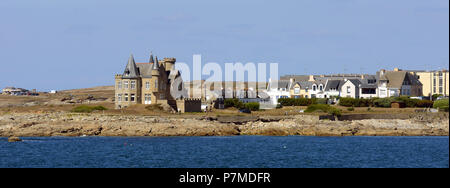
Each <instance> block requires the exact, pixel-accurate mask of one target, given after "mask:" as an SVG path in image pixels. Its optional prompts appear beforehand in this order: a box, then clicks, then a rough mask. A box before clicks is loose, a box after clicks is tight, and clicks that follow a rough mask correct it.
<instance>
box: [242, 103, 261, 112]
mask: <svg viewBox="0 0 450 188" xmlns="http://www.w3.org/2000/svg"><path fill="white" fill-rule="evenodd" d="M244 108H246V109H249V110H250V111H258V110H259V103H257V102H249V103H246V104H244Z"/></svg>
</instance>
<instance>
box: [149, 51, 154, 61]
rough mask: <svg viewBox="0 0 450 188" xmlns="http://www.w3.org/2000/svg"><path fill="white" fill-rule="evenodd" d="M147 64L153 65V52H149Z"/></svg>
mask: <svg viewBox="0 0 450 188" xmlns="http://www.w3.org/2000/svg"><path fill="white" fill-rule="evenodd" d="M148 62H149V63H155V61H154V60H153V52H150V60H149V61H148Z"/></svg>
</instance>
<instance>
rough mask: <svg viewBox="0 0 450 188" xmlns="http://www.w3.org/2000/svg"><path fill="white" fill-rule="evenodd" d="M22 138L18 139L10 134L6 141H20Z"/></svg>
mask: <svg viewBox="0 0 450 188" xmlns="http://www.w3.org/2000/svg"><path fill="white" fill-rule="evenodd" d="M21 141H22V139H20V138H19V137H16V136H11V137H9V138H8V142H21Z"/></svg>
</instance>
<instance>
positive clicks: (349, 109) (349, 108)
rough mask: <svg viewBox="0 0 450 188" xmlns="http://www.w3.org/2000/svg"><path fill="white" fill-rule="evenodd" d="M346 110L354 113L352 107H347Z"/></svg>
mask: <svg viewBox="0 0 450 188" xmlns="http://www.w3.org/2000/svg"><path fill="white" fill-rule="evenodd" d="M347 110H348V111H355V108H353V106H352V107H348V108H347Z"/></svg>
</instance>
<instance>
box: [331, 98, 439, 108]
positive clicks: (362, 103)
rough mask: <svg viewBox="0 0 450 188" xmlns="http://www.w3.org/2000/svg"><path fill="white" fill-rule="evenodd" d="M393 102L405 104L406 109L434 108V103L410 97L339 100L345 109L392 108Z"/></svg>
mask: <svg viewBox="0 0 450 188" xmlns="http://www.w3.org/2000/svg"><path fill="white" fill-rule="evenodd" d="M392 102H402V103H405V105H406V107H409V108H414V107H420V108H429V107H431V106H433V101H430V100H420V99H411V98H409V97H408V96H401V97H390V98H371V99H354V98H348V97H343V98H341V99H340V100H339V105H340V106H345V107H383V108H390V107H391V103H392Z"/></svg>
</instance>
